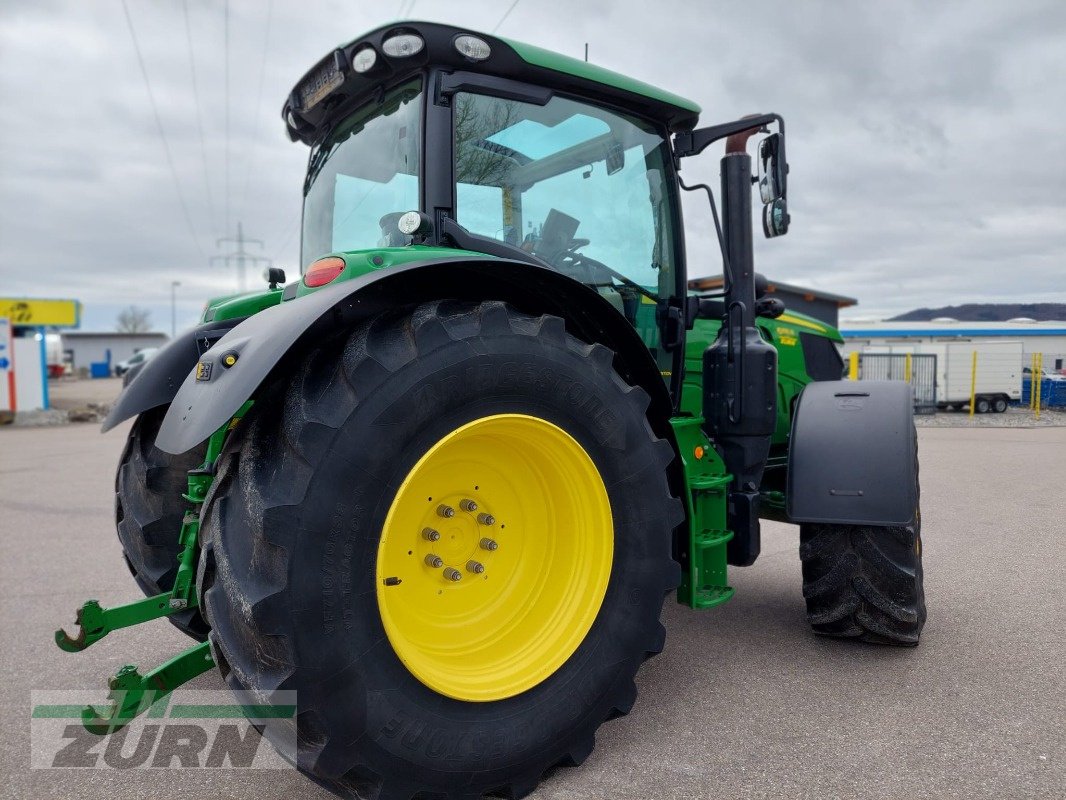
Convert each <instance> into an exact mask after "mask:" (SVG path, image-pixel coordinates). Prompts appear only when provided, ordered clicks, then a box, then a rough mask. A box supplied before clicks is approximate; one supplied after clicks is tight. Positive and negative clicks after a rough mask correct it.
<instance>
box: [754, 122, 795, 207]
mask: <svg viewBox="0 0 1066 800" xmlns="http://www.w3.org/2000/svg"><path fill="white" fill-rule="evenodd" d="M784 150H785V147H784V139H782V138H781V134H780V133H772V134H770V135H769V136H767V137H766V138H765V139H763V140H762V141H761V142H760V143H759V196H760V197H761V198H762V201H763V204H764V205H765V204H769V203H772V202H774V201H775V200H778V199H780V198H783V197H784V196H785V180H786V175H787V174H788V164H786V163H785V153H784Z"/></svg>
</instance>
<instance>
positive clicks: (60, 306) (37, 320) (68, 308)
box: [0, 297, 81, 328]
mask: <svg viewBox="0 0 1066 800" xmlns="http://www.w3.org/2000/svg"><path fill="white" fill-rule="evenodd" d="M4 317H6V318H7V319H9V320H11V324H12V325H61V326H63V327H65V328H76V327H77V326H78V325H79V324H80V323H81V303H79V302H78V301H77V300H40V299H37V298H33V297H0V318H4Z"/></svg>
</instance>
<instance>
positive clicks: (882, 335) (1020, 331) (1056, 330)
mask: <svg viewBox="0 0 1066 800" xmlns="http://www.w3.org/2000/svg"><path fill="white" fill-rule="evenodd" d="M840 333H841V335H842V336H843V337H844V352H845V353H846V354H850V353H853V352H858V353H863V352H867V353H873V352H877V353H922V352H935V350H936V348H931V347H929V346H928V345H932V344H936V343H945V342H974V343H984V342H1003V341H1015V342H1021V350H1022V353H1023V365H1028V364H1029V363H1030V357H1031V355H1032V354H1033V353H1042V354H1043V365H1044V369H1045V370H1047V371H1049V372H1059V371H1061V370H1063V369H1066V322H1036V321H1034V320H1031V319H1027V318H1019V319H1013V320H1008V321H1007V322H960V321H959V320H955V319H951V318H948V317H940V318H938V319H934V320H932V321H930V322H868V321H864V320H844V321H843V322H842V323H841V325H840Z"/></svg>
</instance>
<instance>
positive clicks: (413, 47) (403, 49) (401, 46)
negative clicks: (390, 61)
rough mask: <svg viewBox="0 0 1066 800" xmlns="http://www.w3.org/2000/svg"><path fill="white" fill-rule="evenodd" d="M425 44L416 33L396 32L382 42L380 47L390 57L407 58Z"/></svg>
mask: <svg viewBox="0 0 1066 800" xmlns="http://www.w3.org/2000/svg"><path fill="white" fill-rule="evenodd" d="M425 44H426V43H425V42H424V41H423V40H422V37H421V36H419V35H418V34H416V33H398V34H396V35H395V36H390V37H389V38H388V39H386V40H385V41H384V42H382V43H381V49H382V50H384V51H385V55H387V56H391V57H392V58H407V57H408V56H413V55H414V54H415V53H418V52H420V51H421V50H422V48H423V47H424V46H425Z"/></svg>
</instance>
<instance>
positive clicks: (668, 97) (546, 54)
mask: <svg viewBox="0 0 1066 800" xmlns="http://www.w3.org/2000/svg"><path fill="white" fill-rule="evenodd" d="M500 38H501V39H503V41H505V42H507V44H509V45H510V46H511V48H512V49H513V50H514V51H515V52H516V53H518V55H519V57H520V58H521V59H522V60H523V61H525V62H526V63H527V64H532V65H534V66H537V67H543V68H544V69H551V70H555V71H556V72H562V73H564V74H566V75H573V76H574V77H575V78H580V79H581V80H585V81H593V82H595V83H602V84H605V85H607V86H613V87H614V88H615V89H622V90H623V91H626V92H632V93H633V94H639V95H642V96H644V97H648V98H650V99H652V100H655V101H657V102H660V103H667V104H669V105H672V106H677V107H678V108H681V109H684V110H685V111H691V112H692V113H693V114H699V113H700V112H701V111H702V110H703V109H701V108H700V107H699V105H697V104H696V103H693V102H692V101H691V100H686V99H685V98H684V97H681V96H679V95H676V94H674V93H673V92H667V91H665V90H664V89H659V88H658V87H655V86H652V85H650V84H647V83H644V82H643V81H638V80H635V79H634V78H630V77H628V76H626V75H621V74H619V73H617V72H612V71H611V70H609V69H604V68H603V67H598V66H596V65H595V64H590V63H588V62H587V61H580V60H579V59H576V58H571V57H570V56H564V55H562V54H560V53H554V52H552V51H551V50H545V49H544V48H541V47H536V46H535V45H531V44H526V43H525V42H516V41H514V40H513V39H505V38H503V37H500Z"/></svg>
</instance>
